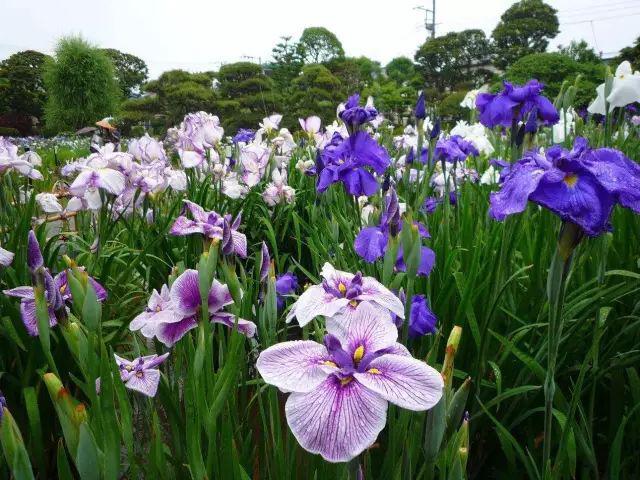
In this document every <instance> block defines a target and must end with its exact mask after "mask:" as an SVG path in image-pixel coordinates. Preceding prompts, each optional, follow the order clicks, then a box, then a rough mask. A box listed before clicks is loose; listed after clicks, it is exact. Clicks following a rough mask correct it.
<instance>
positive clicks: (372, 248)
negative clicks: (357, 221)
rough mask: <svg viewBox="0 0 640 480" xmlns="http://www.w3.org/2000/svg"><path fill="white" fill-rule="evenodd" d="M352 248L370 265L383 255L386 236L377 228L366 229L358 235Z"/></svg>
mask: <svg viewBox="0 0 640 480" xmlns="http://www.w3.org/2000/svg"><path fill="white" fill-rule="evenodd" d="M353 247H354V249H355V251H356V253H357V254H358V255H360V257H362V258H363V259H364V260H365V261H366V262H369V263H372V262H375V261H376V260H378V259H379V258H380V257H382V256H383V255H384V252H385V249H386V247H387V236H386V235H385V234H384V232H383V231H382V230H381V229H380V228H379V227H366V228H363V229H362V230H360V233H358V236H357V237H356V239H355V241H354V243H353Z"/></svg>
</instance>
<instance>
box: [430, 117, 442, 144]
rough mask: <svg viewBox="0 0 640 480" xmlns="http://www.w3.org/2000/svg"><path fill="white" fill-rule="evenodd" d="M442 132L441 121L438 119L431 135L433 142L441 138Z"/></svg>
mask: <svg viewBox="0 0 640 480" xmlns="http://www.w3.org/2000/svg"><path fill="white" fill-rule="evenodd" d="M441 131H442V128H441V126H440V119H439V118H436V122H435V123H434V125H433V128H432V129H431V132H430V133H429V138H430V139H431V140H435V139H436V138H438V137H439V136H440V132H441Z"/></svg>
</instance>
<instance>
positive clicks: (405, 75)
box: [384, 57, 416, 85]
mask: <svg viewBox="0 0 640 480" xmlns="http://www.w3.org/2000/svg"><path fill="white" fill-rule="evenodd" d="M384 71H385V73H386V75H387V77H388V78H389V79H391V80H393V81H394V82H396V83H397V84H398V85H403V84H406V83H408V82H410V81H411V79H412V78H413V77H414V76H415V74H416V67H415V65H414V63H413V60H411V59H410V58H407V57H396V58H394V59H393V60H391V61H390V62H389V63H387V66H386V67H384Z"/></svg>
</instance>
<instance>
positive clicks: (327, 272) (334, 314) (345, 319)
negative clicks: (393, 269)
mask: <svg viewBox="0 0 640 480" xmlns="http://www.w3.org/2000/svg"><path fill="white" fill-rule="evenodd" d="M320 275H321V276H322V277H323V280H322V283H321V284H320V285H312V286H311V287H309V288H307V289H306V290H305V291H304V293H302V295H300V297H299V298H298V300H297V301H296V302H295V303H294V304H293V305H292V306H291V310H289V313H288V314H287V322H290V321H291V320H293V319H294V318H295V319H296V320H298V324H299V325H300V326H301V327H304V326H305V325H306V324H307V323H309V322H310V321H311V320H313V319H314V318H315V317H317V316H318V315H323V316H325V317H327V322H328V323H333V322H339V323H341V324H343V325H347V326H348V325H349V323H350V322H351V319H352V318H353V316H354V315H355V312H356V307H357V306H358V305H360V304H361V303H370V304H373V306H374V307H377V308H378V309H379V310H381V311H382V312H384V313H386V315H387V316H388V317H389V319H391V316H390V313H395V314H396V315H398V316H399V317H400V318H404V306H403V305H402V302H401V301H400V300H399V299H398V297H396V296H395V295H394V294H393V293H392V292H391V291H390V290H388V289H387V288H385V287H384V286H383V285H382V284H381V283H380V282H378V281H377V280H376V279H375V278H372V277H363V276H362V274H361V273H359V272H358V273H356V274H355V275H354V274H353V273H349V272H342V271H340V270H336V269H335V268H333V266H332V265H331V264H330V263H328V262H327V263H325V264H324V266H323V267H322V271H321V272H320ZM390 323H391V322H390Z"/></svg>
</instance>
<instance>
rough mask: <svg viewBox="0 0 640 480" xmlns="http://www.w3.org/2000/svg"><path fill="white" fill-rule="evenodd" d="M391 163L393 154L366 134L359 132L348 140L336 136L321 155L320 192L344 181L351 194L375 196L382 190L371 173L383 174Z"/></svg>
mask: <svg viewBox="0 0 640 480" xmlns="http://www.w3.org/2000/svg"><path fill="white" fill-rule="evenodd" d="M390 164H391V159H390V158H389V154H388V153H387V151H386V150H385V149H384V147H382V146H380V145H379V144H378V142H376V141H375V140H374V139H373V138H371V136H370V135H369V134H368V133H366V132H356V133H354V134H352V135H351V136H349V137H348V138H346V139H342V137H340V136H339V135H334V136H333V138H332V140H331V143H329V144H328V145H327V146H326V147H325V148H324V150H323V151H322V153H321V154H320V155H319V156H318V158H317V162H316V169H317V171H318V173H319V175H320V176H319V179H318V185H317V186H316V189H317V191H318V192H320V193H321V192H324V191H325V190H326V189H327V188H329V185H331V184H333V183H336V182H342V183H343V185H344V188H345V190H346V191H347V192H348V193H349V195H355V196H361V195H366V196H371V195H373V194H375V193H376V192H377V191H378V182H377V180H376V178H375V177H374V176H373V174H372V173H371V172H370V171H369V170H368V169H372V170H373V171H374V172H375V173H377V174H378V175H382V174H383V173H384V172H385V170H386V169H387V168H388V167H389V165H390Z"/></svg>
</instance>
